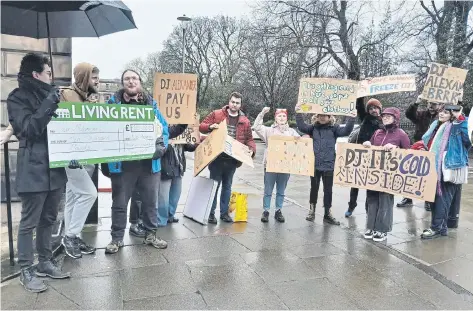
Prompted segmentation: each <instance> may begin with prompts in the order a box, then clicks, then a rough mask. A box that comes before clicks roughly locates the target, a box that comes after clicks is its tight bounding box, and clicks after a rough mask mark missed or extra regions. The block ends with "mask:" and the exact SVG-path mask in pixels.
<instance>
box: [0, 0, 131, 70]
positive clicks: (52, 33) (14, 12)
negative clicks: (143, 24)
mask: <svg viewBox="0 0 473 311" xmlns="http://www.w3.org/2000/svg"><path fill="white" fill-rule="evenodd" d="M1 9H2V34H7V35H14V36H23V37H30V38H36V39H43V38H48V52H49V57H50V59H51V60H52V51H51V40H50V39H51V38H72V37H100V36H104V35H108V34H111V33H115V32H119V31H124V30H128V29H133V28H137V27H136V25H135V21H134V20H133V16H132V14H131V11H130V9H129V8H128V7H127V6H126V5H125V4H123V2H121V1H2V2H1ZM51 63H52V62H51ZM51 65H52V64H51ZM51 71H53V68H52V66H51ZM53 72H54V71H53ZM53 78H54V74H53Z"/></svg>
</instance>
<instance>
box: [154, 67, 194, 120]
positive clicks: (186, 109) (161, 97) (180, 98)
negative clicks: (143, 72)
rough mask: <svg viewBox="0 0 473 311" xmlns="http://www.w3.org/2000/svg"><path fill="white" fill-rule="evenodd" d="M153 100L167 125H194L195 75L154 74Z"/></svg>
mask: <svg viewBox="0 0 473 311" xmlns="http://www.w3.org/2000/svg"><path fill="white" fill-rule="evenodd" d="M153 96H154V99H155V100H156V101H157V102H158V105H159V110H160V111H161V113H162V114H163V115H164V117H165V118H166V121H167V122H168V123H169V124H194V122H195V114H196V103H197V75H195V74H190V73H156V75H155V77H154V92H153Z"/></svg>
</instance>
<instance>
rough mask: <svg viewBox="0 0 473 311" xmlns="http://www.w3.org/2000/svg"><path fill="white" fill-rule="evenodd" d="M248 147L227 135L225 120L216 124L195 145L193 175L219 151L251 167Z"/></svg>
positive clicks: (217, 154) (251, 162)
mask: <svg viewBox="0 0 473 311" xmlns="http://www.w3.org/2000/svg"><path fill="white" fill-rule="evenodd" d="M248 150H249V149H248V147H247V146H245V145H243V144H242V143H240V142H239V141H236V140H235V139H233V138H232V137H230V136H228V130H227V121H226V120H224V121H223V122H222V123H220V124H219V125H218V129H215V130H213V131H212V133H210V135H209V136H207V138H206V139H205V140H204V141H203V142H202V143H201V144H200V145H199V146H198V147H197V149H196V150H195V153H194V176H197V175H199V174H200V172H202V171H203V170H204V169H205V168H206V167H207V165H209V164H210V162H212V161H213V160H215V159H216V158H217V157H218V156H219V155H220V154H221V153H223V152H224V153H226V154H228V155H229V156H231V157H232V158H234V159H236V160H238V161H240V162H242V163H245V164H247V165H249V166H251V167H254V165H253V159H252V158H251V156H250V155H249V154H248Z"/></svg>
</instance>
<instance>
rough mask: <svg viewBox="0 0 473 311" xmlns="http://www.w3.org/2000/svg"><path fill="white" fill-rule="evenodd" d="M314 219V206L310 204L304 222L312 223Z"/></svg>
mask: <svg viewBox="0 0 473 311" xmlns="http://www.w3.org/2000/svg"><path fill="white" fill-rule="evenodd" d="M314 219H315V204H313V203H310V207H309V214H307V217H306V218H305V220H307V221H314Z"/></svg>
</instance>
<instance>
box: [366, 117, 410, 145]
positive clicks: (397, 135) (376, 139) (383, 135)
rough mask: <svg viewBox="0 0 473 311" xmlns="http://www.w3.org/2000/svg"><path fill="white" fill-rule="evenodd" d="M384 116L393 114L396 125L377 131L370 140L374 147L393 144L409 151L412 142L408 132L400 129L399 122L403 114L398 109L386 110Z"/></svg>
mask: <svg viewBox="0 0 473 311" xmlns="http://www.w3.org/2000/svg"><path fill="white" fill-rule="evenodd" d="M383 114H391V115H393V116H394V123H392V124H390V125H388V126H383V128H382V129H380V130H377V131H376V132H375V133H374V134H373V136H372V137H371V139H370V142H371V144H372V145H373V146H385V145H387V144H393V145H395V146H398V147H399V148H402V149H409V148H410V146H411V142H410V140H409V136H407V134H406V132H404V131H403V130H402V129H400V128H399V121H400V119H401V113H400V111H399V109H397V108H386V109H384V110H383Z"/></svg>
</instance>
